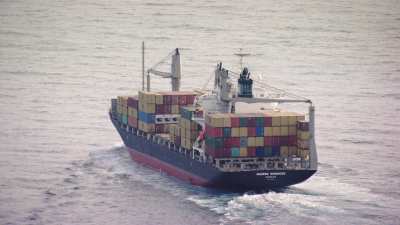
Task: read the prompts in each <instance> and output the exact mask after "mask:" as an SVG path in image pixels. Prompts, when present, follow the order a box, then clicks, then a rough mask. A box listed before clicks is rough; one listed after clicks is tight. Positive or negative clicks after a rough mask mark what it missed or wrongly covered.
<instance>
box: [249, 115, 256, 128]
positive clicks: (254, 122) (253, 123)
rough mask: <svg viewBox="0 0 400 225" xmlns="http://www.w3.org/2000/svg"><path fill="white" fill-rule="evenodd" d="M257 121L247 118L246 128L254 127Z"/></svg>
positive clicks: (253, 118)
mask: <svg viewBox="0 0 400 225" xmlns="http://www.w3.org/2000/svg"><path fill="white" fill-rule="evenodd" d="M256 121H257V119H256V118H255V117H249V118H247V127H256V123H257V122H256Z"/></svg>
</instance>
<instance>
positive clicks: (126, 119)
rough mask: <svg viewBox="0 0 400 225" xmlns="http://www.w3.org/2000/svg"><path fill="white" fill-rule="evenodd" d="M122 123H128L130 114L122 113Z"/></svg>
mask: <svg viewBox="0 0 400 225" xmlns="http://www.w3.org/2000/svg"><path fill="white" fill-rule="evenodd" d="M122 123H123V124H128V115H122Z"/></svg>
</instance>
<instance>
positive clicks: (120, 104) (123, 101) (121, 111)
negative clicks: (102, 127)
mask: <svg viewBox="0 0 400 225" xmlns="http://www.w3.org/2000/svg"><path fill="white" fill-rule="evenodd" d="M117 112H118V118H119V119H118V121H119V122H121V123H122V124H125V125H128V96H118V98H117Z"/></svg>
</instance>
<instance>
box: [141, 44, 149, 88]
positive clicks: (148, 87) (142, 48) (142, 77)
mask: <svg viewBox="0 0 400 225" xmlns="http://www.w3.org/2000/svg"><path fill="white" fill-rule="evenodd" d="M148 88H149V87H148ZM142 91H144V41H142Z"/></svg>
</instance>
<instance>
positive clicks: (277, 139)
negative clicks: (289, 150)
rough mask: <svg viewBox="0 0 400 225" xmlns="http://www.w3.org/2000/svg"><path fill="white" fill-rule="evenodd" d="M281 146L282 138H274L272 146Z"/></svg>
mask: <svg viewBox="0 0 400 225" xmlns="http://www.w3.org/2000/svg"><path fill="white" fill-rule="evenodd" d="M279 145H281V142H280V137H279V136H274V137H272V146H279Z"/></svg>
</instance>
